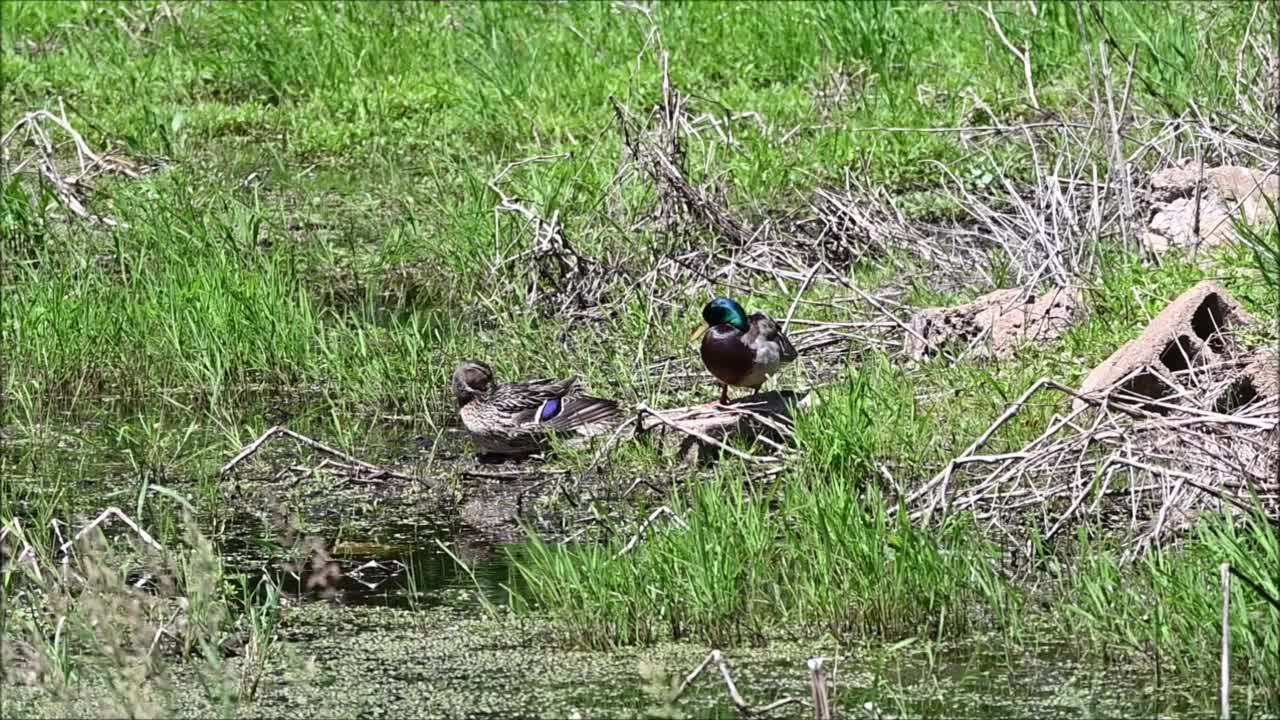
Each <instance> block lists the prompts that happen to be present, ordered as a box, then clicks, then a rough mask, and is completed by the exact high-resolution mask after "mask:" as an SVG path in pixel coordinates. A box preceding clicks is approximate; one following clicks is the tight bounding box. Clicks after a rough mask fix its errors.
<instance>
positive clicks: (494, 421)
mask: <svg viewBox="0 0 1280 720" xmlns="http://www.w3.org/2000/svg"><path fill="white" fill-rule="evenodd" d="M453 394H454V396H455V397H456V398H457V399H458V414H459V415H461V416H462V424H463V425H465V426H466V428H467V432H469V433H470V434H471V438H472V440H473V441H474V442H475V444H476V446H477V447H478V448H479V449H480V450H481V451H483V452H488V453H494V454H497V455H522V454H526V453H531V452H535V451H537V450H541V449H544V448H545V447H546V444H547V440H548V438H549V437H550V436H551V435H553V434H556V433H570V434H573V435H576V436H578V437H582V438H586V437H591V436H592V435H597V434H599V433H600V432H603V431H604V430H607V429H608V428H609V427H610V421H611V420H613V419H614V418H615V417H616V416H617V415H618V403H616V402H614V401H612V400H603V399H601V398H595V397H589V396H587V395H585V394H584V393H583V391H582V387H581V385H579V383H578V379H577V378H576V377H573V378H569V379H568V380H534V381H532V382H527V383H512V384H509V385H499V384H498V382H497V380H495V379H494V376H493V370H491V369H490V368H489V366H488V365H486V364H484V363H482V362H479V361H476V360H468V361H467V362H464V363H462V364H461V365H459V366H458V369H457V370H455V371H454V372H453Z"/></svg>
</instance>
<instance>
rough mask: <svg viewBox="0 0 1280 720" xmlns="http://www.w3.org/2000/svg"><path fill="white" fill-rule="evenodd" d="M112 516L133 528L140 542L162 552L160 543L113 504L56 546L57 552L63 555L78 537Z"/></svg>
mask: <svg viewBox="0 0 1280 720" xmlns="http://www.w3.org/2000/svg"><path fill="white" fill-rule="evenodd" d="M112 516H115V517H118V518H120V520H122V521H123V522H124V524H125V525H128V526H129V529H131V530H133V532H134V533H136V534H137V535H138V537H139V538H141V540H142V542H144V543H146V544H147V546H149V547H151V548H152V549H154V550H157V551H160V552H164V548H163V547H160V543H158V542H156V541H155V539H154V538H152V537H151V536H150V535H149V534H147V531H146V530H143V529H142V528H140V527H138V524H137V523H135V522H134V521H133V520H132V519H130V518H129V516H128V515H125V514H124V512H122V511H121V510H120V508H118V507H115V506H112V507H109V508H107V509H106V510H103V511H102V514H100V515H98V517H97V518H95V519H94V521H93V522H91V523H89V524H88V525H85V526H84V527H83V528H81V529H80V531H79V532H77V533H76V534H75V535H74V536H73V537H72V538H71V539H70V540H68V541H66V542H65V543H63V544H62V546H61V547H59V548H58V552H59V553H62V554H64V555H65V554H66V553H67V550H69V549H70V548H71V546H72V545H74V544H75V543H76V541H78V540H79V539H80V538H82V537H84V536H85V535H86V534H88V533H89V531H90V530H93V529H94V528H96V527H98V526H99V525H101V524H102V523H103V522H106V520H107V519H108V518H110V517H112Z"/></svg>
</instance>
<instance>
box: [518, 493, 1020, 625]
mask: <svg viewBox="0 0 1280 720" xmlns="http://www.w3.org/2000/svg"><path fill="white" fill-rule="evenodd" d="M679 497H680V498H681V501H680V502H678V503H676V504H675V505H673V510H674V511H675V512H676V513H677V514H678V515H680V516H681V517H682V518H684V520H685V522H686V523H687V524H688V527H687V528H680V527H677V526H674V525H669V526H665V527H663V528H661V529H658V530H654V529H650V531H649V533H648V535H647V536H646V538H645V539H644V540H643V541H642V542H640V543H639V544H637V545H636V546H635V549H634V550H633V551H632V552H630V553H628V554H622V553H621V551H622V548H623V545H624V544H625V543H626V540H627V538H622V539H619V540H617V541H615V542H610V543H604V544H586V545H571V546H565V545H559V544H552V543H548V542H545V541H543V540H541V539H539V538H537V537H536V536H534V537H531V538H530V540H529V543H528V545H527V546H525V549H524V550H523V551H522V552H521V553H520V554H519V555H517V556H516V557H513V563H514V565H515V567H516V568H517V569H518V572H519V573H520V575H521V577H522V579H523V580H524V582H525V583H526V589H527V590H526V593H525V595H526V596H527V597H526V598H525V602H526V603H528V604H531V605H532V606H533V607H537V608H540V609H542V610H545V611H547V612H549V613H550V614H551V615H552V616H553V617H554V618H556V619H557V620H558V621H560V622H561V627H562V629H563V630H564V631H565V632H567V633H568V634H569V635H570V636H571V637H572V638H574V639H575V640H576V641H577V642H581V643H584V644H588V645H592V646H600V645H603V646H611V645H616V644H627V643H634V642H641V643H646V642H654V641H657V640H660V639H664V638H694V639H698V640H701V641H704V642H708V643H710V644H712V645H717V644H724V643H731V642H743V641H748V642H759V641H763V640H765V639H767V638H768V637H772V636H775V635H776V633H777V632H778V631H779V628H781V627H808V628H811V629H815V628H816V629H821V630H822V631H830V632H832V633H834V634H835V635H837V636H838V637H843V638H846V639H848V638H853V637H866V636H874V637H880V638H886V639H891V640H892V639H900V638H902V637H907V636H911V635H913V634H916V633H927V634H928V635H930V636H934V635H939V636H942V635H950V634H954V633H960V632H964V631H966V630H968V629H970V628H972V627H974V626H985V625H987V624H990V623H995V622H999V621H1002V620H1005V619H1007V618H1008V617H1011V615H1010V613H1009V612H1008V611H1010V610H1012V609H1014V608H1015V607H1016V604H1017V599H1016V593H1015V592H1014V591H1013V590H1012V589H1011V588H1009V587H1007V585H1006V584H1005V583H1004V582H1003V579H1002V578H1001V577H1000V575H999V573H998V571H997V568H998V557H999V556H998V553H997V552H996V549H995V548H993V547H991V546H988V545H987V544H985V543H984V542H981V541H979V540H977V539H976V538H975V537H974V536H973V535H972V534H971V533H970V532H969V528H967V527H966V525H965V524H964V523H963V521H958V522H956V523H954V524H951V525H949V526H948V527H947V528H945V529H944V530H943V531H942V532H941V533H939V534H938V535H936V536H934V535H932V534H931V533H929V532H928V531H925V530H921V529H919V528H914V527H912V526H911V525H909V524H907V523H904V522H902V521H894V520H891V519H889V517H888V515H887V513H886V511H885V508H884V503H883V501H882V499H881V496H880V494H879V492H878V491H877V490H875V489H874V488H871V489H865V490H859V489H857V488H854V487H851V486H849V485H845V484H843V483H839V482H831V481H824V480H819V479H814V480H810V481H805V480H797V481H795V482H792V483H791V484H789V485H788V487H787V488H786V490H785V491H782V492H781V493H780V494H779V496H778V497H777V499H776V504H774V503H770V501H769V499H768V498H767V497H764V496H760V495H756V494H753V493H752V492H751V490H750V488H749V487H748V486H746V485H745V484H744V483H743V482H742V480H741V479H738V478H737V477H736V476H735V474H734V473H729V472H722V473H720V474H718V475H717V477H716V478H715V479H714V480H712V481H709V482H705V483H699V484H697V485H695V486H692V487H689V488H687V489H686V490H684V491H682V492H681V493H680V495H679ZM528 604H526V605H522V606H519V607H520V608H527V607H529V605H528ZM947 608H950V610H949V611H948V610H947ZM944 617H945V620H944Z"/></svg>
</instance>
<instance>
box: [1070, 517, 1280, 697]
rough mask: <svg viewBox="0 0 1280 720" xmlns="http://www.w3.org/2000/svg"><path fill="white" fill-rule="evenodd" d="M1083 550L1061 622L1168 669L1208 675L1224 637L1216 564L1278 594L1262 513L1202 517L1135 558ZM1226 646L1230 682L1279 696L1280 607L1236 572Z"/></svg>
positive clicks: (1277, 549) (1095, 641)
mask: <svg viewBox="0 0 1280 720" xmlns="http://www.w3.org/2000/svg"><path fill="white" fill-rule="evenodd" d="M1081 551H1082V552H1081V554H1082V559H1083V561H1082V564H1081V566H1080V568H1079V569H1078V570H1077V573H1078V575H1077V576H1076V577H1075V578H1073V581H1072V585H1073V588H1072V590H1071V591H1070V593H1069V594H1068V599H1067V601H1066V603H1065V609H1066V612H1065V613H1064V614H1063V615H1062V616H1061V619H1062V621H1063V622H1065V623H1066V624H1067V625H1068V626H1069V627H1071V628H1072V629H1073V632H1076V633H1081V634H1083V635H1084V636H1085V637H1087V638H1088V640H1089V641H1090V645H1091V647H1093V648H1097V649H1102V650H1104V651H1105V649H1106V648H1108V647H1111V648H1120V649H1122V650H1127V651H1130V652H1134V653H1140V654H1143V655H1145V656H1147V657H1148V658H1149V659H1150V661H1151V662H1152V663H1155V664H1157V665H1163V666H1164V668H1165V672H1170V673H1182V674H1184V675H1186V676H1191V677H1196V676H1199V677H1202V678H1206V679H1212V678H1214V677H1215V673H1216V672H1217V670H1218V667H1219V665H1218V662H1217V660H1218V658H1219V657H1220V650H1221V643H1222V630H1221V628H1222V620H1221V618H1222V590H1221V585H1220V579H1219V573H1218V566H1219V564H1220V563H1224V562H1225V563H1229V564H1230V565H1231V566H1232V568H1234V569H1235V570H1236V571H1237V572H1239V573H1241V574H1242V575H1243V576H1244V577H1246V578H1249V579H1250V580H1252V581H1253V582H1254V583H1256V584H1257V585H1259V586H1261V588H1262V589H1263V590H1264V591H1265V592H1266V593H1267V594H1269V595H1270V597H1271V598H1272V599H1273V600H1274V599H1275V598H1280V586H1277V583H1276V575H1275V568H1276V567H1277V563H1280V534H1277V530H1276V527H1275V525H1274V524H1273V523H1271V522H1270V521H1269V520H1267V519H1266V518H1265V517H1264V516H1262V515H1261V514H1260V513H1254V514H1252V515H1250V516H1248V517H1246V518H1244V521H1243V522H1242V523H1238V522H1237V521H1236V520H1235V519H1233V518H1229V517H1222V516H1217V517H1209V518H1206V519H1205V520H1204V521H1202V522H1201V523H1200V524H1199V526H1198V527H1197V529H1196V531H1195V532H1194V533H1193V536H1192V537H1191V538H1190V539H1189V541H1188V542H1187V544H1186V546H1185V547H1182V548H1178V549H1176V550H1170V549H1158V550H1156V551H1155V552H1153V553H1152V554H1150V555H1148V556H1147V557H1146V558H1144V559H1142V560H1141V561H1139V562H1138V563H1136V564H1134V565H1129V564H1126V563H1123V562H1122V561H1121V560H1120V559H1119V558H1118V557H1117V555H1116V554H1115V553H1112V552H1110V551H1108V550H1107V549H1105V548H1091V547H1089V543H1088V542H1087V541H1085V542H1083V543H1082V548H1081ZM1113 651H1114V650H1113ZM1231 653H1232V655H1231V657H1232V661H1233V662H1232V678H1233V682H1235V683H1237V684H1246V685H1248V686H1250V687H1253V688H1256V689H1257V690H1258V691H1259V692H1260V694H1261V697H1260V698H1259V699H1260V701H1261V702H1262V703H1264V704H1269V705H1272V706H1274V705H1275V704H1276V703H1280V696H1277V690H1276V689H1275V687H1274V683H1271V682H1270V680H1271V679H1272V678H1275V677H1276V673H1277V672H1280V607H1277V606H1276V605H1273V604H1271V603H1270V602H1268V600H1267V599H1266V597H1264V596H1263V595H1262V594H1260V593H1258V592H1256V591H1255V590H1254V589H1253V588H1251V587H1249V586H1248V585H1247V584H1246V583H1243V582H1241V581H1240V580H1238V579H1234V578H1233V580H1232V592H1231Z"/></svg>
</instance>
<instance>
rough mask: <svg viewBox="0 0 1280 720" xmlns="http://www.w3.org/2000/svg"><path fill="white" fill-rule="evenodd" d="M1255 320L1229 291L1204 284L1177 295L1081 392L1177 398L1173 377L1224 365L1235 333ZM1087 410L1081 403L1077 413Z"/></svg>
mask: <svg viewBox="0 0 1280 720" xmlns="http://www.w3.org/2000/svg"><path fill="white" fill-rule="evenodd" d="M1249 322H1252V317H1251V316H1250V315H1249V313H1248V312H1246V311H1245V309H1244V308H1242V307H1241V306H1240V304H1239V303H1238V302H1236V300H1235V298H1233V297H1232V296H1231V294H1230V293H1228V292H1227V291H1226V290H1223V289H1222V288H1221V287H1219V286H1218V285H1217V284H1216V283H1214V282H1213V281H1210V280H1206V281H1204V282H1202V283H1200V284H1199V285H1196V286H1195V287H1193V288H1191V289H1190V290H1188V291H1186V292H1184V293H1183V294H1182V295H1180V296H1178V298H1177V299H1176V300H1174V301H1173V302H1172V303H1170V304H1169V306H1168V307H1166V308H1165V309H1164V310H1163V311H1161V313H1160V314H1159V315H1157V316H1156V318H1155V319H1154V320H1152V321H1151V324H1150V325H1148V326H1147V329H1146V330H1145V331H1144V332H1143V333H1142V335H1140V336H1138V337H1137V338H1136V339H1134V340H1132V341H1130V342H1129V343H1127V344H1126V345H1124V346H1122V347H1121V348H1120V349H1119V350H1116V351H1115V352H1114V353H1112V354H1111V357H1109V358H1107V359H1106V360H1105V361H1104V362H1103V363H1102V364H1101V365H1099V366H1097V367H1096V368H1094V369H1093V371H1092V372H1090V373H1089V375H1088V376H1087V377H1085V379H1084V383H1083V384H1081V386H1080V393H1081V394H1089V393H1095V392H1099V391H1102V390H1105V389H1108V388H1113V387H1114V388H1115V390H1117V391H1119V393H1118V394H1119V395H1120V396H1122V397H1123V396H1126V395H1127V396H1140V397H1145V398H1150V399H1152V400H1160V399H1163V398H1166V397H1169V396H1171V395H1173V394H1174V390H1173V388H1174V387H1175V386H1176V383H1175V382H1174V381H1173V380H1172V379H1171V376H1172V375H1174V374H1176V373H1182V372H1185V371H1188V370H1192V369H1196V368H1206V367H1209V366H1214V365H1220V364H1221V363H1222V362H1224V361H1226V360H1229V359H1232V358H1234V357H1235V356H1236V355H1237V354H1238V353H1239V348H1238V347H1237V346H1236V343H1235V339H1234V335H1233V333H1232V331H1233V330H1234V329H1236V328H1238V327H1240V326H1242V325H1245V324H1248V323H1249ZM1084 406H1085V401H1084V400H1080V399H1077V400H1076V401H1075V409H1076V410H1079V409H1081V408H1083V407H1084Z"/></svg>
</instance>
